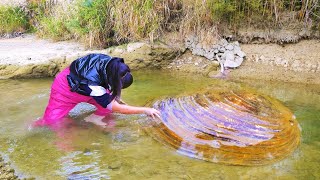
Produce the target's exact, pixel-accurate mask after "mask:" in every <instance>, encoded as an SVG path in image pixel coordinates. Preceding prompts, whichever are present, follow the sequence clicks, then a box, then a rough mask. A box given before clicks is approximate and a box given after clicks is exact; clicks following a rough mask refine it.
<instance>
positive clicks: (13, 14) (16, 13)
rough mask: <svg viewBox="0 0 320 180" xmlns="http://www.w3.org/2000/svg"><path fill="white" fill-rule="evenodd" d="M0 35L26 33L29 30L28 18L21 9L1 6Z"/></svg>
mask: <svg viewBox="0 0 320 180" xmlns="http://www.w3.org/2000/svg"><path fill="white" fill-rule="evenodd" d="M0 19H1V21H0V34H3V33H12V32H17V31H25V30H26V29H27V28H28V18H27V15H26V13H25V12H24V10H23V9H22V8H20V7H5V6H0Z"/></svg>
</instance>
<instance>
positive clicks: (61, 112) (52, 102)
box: [35, 67, 111, 126]
mask: <svg viewBox="0 0 320 180" xmlns="http://www.w3.org/2000/svg"><path fill="white" fill-rule="evenodd" d="M69 73H70V70H69V67H68V68H66V69H64V70H63V71H61V72H60V73H59V74H58V75H57V76H56V78H55V79H54V81H53V84H52V86H51V93H50V99H49V103H48V106H47V108H46V110H45V113H44V116H43V118H42V119H40V120H38V121H37V122H36V124H35V125H40V126H43V125H50V124H54V123H56V122H57V121H61V120H62V119H63V118H64V117H66V116H67V115H68V113H69V112H70V110H72V109H73V108H74V107H75V106H76V105H77V104H78V103H81V102H87V103H90V104H92V105H94V106H95V107H96V108H97V110H96V111H95V113H94V114H96V115H100V116H106V115H108V114H110V113H111V111H110V110H109V109H107V108H104V107H102V106H101V105H99V104H98V103H97V102H96V101H95V100H94V99H93V98H92V97H90V96H84V95H81V94H78V93H76V92H71V91H70V87H69V84H68V81H67V75H68V74H69Z"/></svg>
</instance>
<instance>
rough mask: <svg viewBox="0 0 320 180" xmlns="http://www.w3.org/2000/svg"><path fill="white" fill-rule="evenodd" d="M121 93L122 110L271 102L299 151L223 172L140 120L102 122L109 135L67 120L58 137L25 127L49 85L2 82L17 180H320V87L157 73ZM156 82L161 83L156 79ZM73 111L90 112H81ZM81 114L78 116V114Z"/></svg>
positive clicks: (3, 137)
mask: <svg viewBox="0 0 320 180" xmlns="http://www.w3.org/2000/svg"><path fill="white" fill-rule="evenodd" d="M134 77H135V80H134V84H133V85H132V86H131V87H130V88H128V89H125V90H124V92H123V99H124V101H125V102H127V103H128V104H132V105H145V104H147V103H150V102H152V101H153V100H155V99H160V98H162V97H165V96H174V95H178V94H183V93H192V92H195V91H198V90H199V89H202V88H205V87H207V86H215V85H219V86H225V84H228V85H230V84H231V85H232V86H233V87H234V86H242V87H243V86H245V87H248V88H253V89H256V90H257V91H258V92H260V93H263V94H266V95H269V96H272V97H274V98H276V99H278V100H280V101H281V102H282V103H284V104H285V105H286V106H287V107H289V108H290V109H291V110H292V111H293V113H294V115H295V116H296V117H297V120H298V122H299V124H300V126H301V128H302V143H301V145H300V146H299V147H298V149H297V150H296V151H295V152H294V153H293V154H292V155H291V156H289V157H288V158H286V159H284V160H282V161H280V162H276V163H274V164H271V165H265V166H257V167H247V166H227V165H221V164H216V163H209V162H205V161H201V160H196V159H192V158H188V157H185V156H182V155H179V154H177V153H176V152H175V151H173V150H171V149H168V148H166V147H164V146H163V145H162V144H160V143H158V142H157V141H154V140H153V139H152V138H151V137H150V136H148V135H147V134H146V133H145V132H144V131H143V130H142V128H141V126H140V125H139V123H137V122H138V121H139V120H140V119H142V118H145V117H144V116H142V115H128V116H127V115H119V114H115V115H112V117H108V118H106V119H105V122H108V124H109V126H108V128H104V129H102V128H100V127H97V126H95V125H93V124H90V123H86V122H84V121H83V120H82V119H83V118H82V117H81V116H78V117H76V118H73V119H69V121H66V122H65V123H64V124H61V126H60V128H57V129H56V130H53V129H48V128H37V129H32V130H28V124H30V123H31V122H32V121H34V120H35V119H37V118H38V117H40V116H41V115H42V113H43V111H44V109H45V106H46V104H47V101H48V97H49V91H50V85H51V83H52V79H50V78H49V79H33V80H1V81H0V91H1V94H0V109H1V111H0V117H1V119H0V126H1V127H2V128H1V129H0V151H1V152H2V153H3V154H4V155H5V157H7V158H8V159H9V160H10V161H11V162H12V165H13V166H14V167H15V169H16V170H17V173H18V175H20V177H29V176H33V177H39V178H40V179H66V178H68V179H217V178H219V179H261V178H264V179H275V178H278V179H319V178H320V167H319V162H320V151H319V148H320V139H319V137H320V132H319V130H318V129H319V128H320V123H319V122H320V121H319V118H320V113H319V111H320V104H319V103H318V102H320V90H319V89H320V88H319V86H311V85H308V86H306V85H299V84H288V83H271V82H262V81H246V82H226V81H223V80H215V79H207V78H203V77H200V76H195V75H188V74H179V73H176V74H173V73H169V72H161V71H144V72H135V73H134ZM159 77H161V78H159ZM79 108H80V110H79V109H78V110H77V109H76V110H74V111H73V113H75V114H76V115H77V113H78V112H79V111H80V112H91V111H92V110H93V109H92V107H89V106H86V105H83V106H80V107H79ZM81 108H83V109H81Z"/></svg>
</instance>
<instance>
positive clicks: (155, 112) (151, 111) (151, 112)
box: [144, 108, 161, 119]
mask: <svg viewBox="0 0 320 180" xmlns="http://www.w3.org/2000/svg"><path fill="white" fill-rule="evenodd" d="M144 113H145V114H146V115H148V116H151V117H152V118H153V119H154V118H155V117H157V118H159V119H160V118H161V117H160V114H161V113H160V111H158V110H156V109H154V108H146V110H145V111H144Z"/></svg>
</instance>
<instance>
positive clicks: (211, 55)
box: [205, 52, 214, 60]
mask: <svg viewBox="0 0 320 180" xmlns="http://www.w3.org/2000/svg"><path fill="white" fill-rule="evenodd" d="M205 57H206V58H208V59H210V60H213V59H214V52H210V53H207V54H205Z"/></svg>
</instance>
